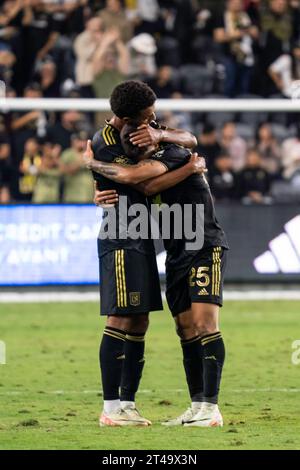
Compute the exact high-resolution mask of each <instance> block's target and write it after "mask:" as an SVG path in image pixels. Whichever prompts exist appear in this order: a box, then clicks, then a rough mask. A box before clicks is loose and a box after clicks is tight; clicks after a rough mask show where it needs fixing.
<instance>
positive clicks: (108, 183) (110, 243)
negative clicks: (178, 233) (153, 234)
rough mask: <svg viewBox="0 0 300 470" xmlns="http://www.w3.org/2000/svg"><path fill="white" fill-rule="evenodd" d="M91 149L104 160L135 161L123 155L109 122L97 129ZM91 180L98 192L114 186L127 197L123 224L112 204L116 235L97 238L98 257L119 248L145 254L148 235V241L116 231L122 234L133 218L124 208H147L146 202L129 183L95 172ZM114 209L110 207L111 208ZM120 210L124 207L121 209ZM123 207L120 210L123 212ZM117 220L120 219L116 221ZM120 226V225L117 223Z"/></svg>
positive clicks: (150, 248) (151, 249)
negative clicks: (142, 206)
mask: <svg viewBox="0 0 300 470" xmlns="http://www.w3.org/2000/svg"><path fill="white" fill-rule="evenodd" d="M92 149H93V152H94V158H95V159H96V160H100V161H102V162H106V163H119V164H127V165H133V164H134V163H135V162H133V161H132V160H130V158H128V157H126V156H125V154H124V150H123V147H122V144H121V139H120V133H119V131H118V130H117V129H116V128H114V127H113V126H112V125H110V124H106V126H104V127H103V128H101V129H100V130H99V131H98V132H96V134H95V135H94V137H93V141H92ZM93 176H94V179H95V180H96V181H97V183H98V187H99V189H100V190H101V191H104V190H106V189H115V190H116V191H117V193H118V195H119V197H120V196H126V197H127V205H126V209H125V210H126V212H127V224H126V225H127V226H124V217H120V206H119V204H117V205H116V206H115V210H116V236H113V237H111V238H106V239H102V240H101V239H99V241H98V252H99V255H100V256H103V255H105V254H106V253H108V252H110V251H112V250H120V249H130V250H136V251H139V252H140V253H144V254H148V253H153V252H154V245H153V241H152V240H151V238H150V237H149V239H148V240H143V239H141V238H138V239H137V240H134V239H132V238H129V237H127V238H121V236H122V235H121V236H120V233H122V234H124V233H125V232H127V227H128V226H129V225H130V222H131V221H132V220H133V219H134V216H132V217H130V216H128V208H129V207H130V206H131V205H133V204H143V205H145V206H146V207H147V210H148V201H147V199H146V197H145V196H144V195H143V194H141V193H140V192H138V191H136V190H135V189H134V188H132V187H131V186H128V185H125V184H120V183H116V182H114V181H112V180H110V179H107V178H105V177H104V176H102V175H100V174H99V173H96V172H93ZM113 210H114V209H113ZM122 210H124V209H122ZM125 210H124V212H125ZM106 216H107V211H106V210H104V212H103V218H105V217H106ZM120 220H122V222H121V223H120V224H119V222H120ZM119 225H120V226H119Z"/></svg>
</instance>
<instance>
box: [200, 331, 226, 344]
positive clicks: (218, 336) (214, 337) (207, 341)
mask: <svg viewBox="0 0 300 470" xmlns="http://www.w3.org/2000/svg"><path fill="white" fill-rule="evenodd" d="M220 338H222V335H221V333H219V334H218V335H215V336H213V337H212V336H210V337H209V338H207V339H204V340H201V343H202V346H205V345H206V344H208V343H211V342H212V341H217V340H218V339H220Z"/></svg>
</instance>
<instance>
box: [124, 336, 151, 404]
mask: <svg viewBox="0 0 300 470" xmlns="http://www.w3.org/2000/svg"><path fill="white" fill-rule="evenodd" d="M144 352H145V335H144V334H141V333H130V334H127V335H126V342H125V360H124V362H123V370H122V381H121V401H134V400H135V394H136V392H137V390H138V388H139V384H140V380H141V377H142V372H143V369H144V364H145V358H144Z"/></svg>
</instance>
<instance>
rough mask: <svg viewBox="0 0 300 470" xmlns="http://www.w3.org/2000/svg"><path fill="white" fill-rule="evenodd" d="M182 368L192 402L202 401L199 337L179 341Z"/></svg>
mask: <svg viewBox="0 0 300 470" xmlns="http://www.w3.org/2000/svg"><path fill="white" fill-rule="evenodd" d="M181 347H182V353H183V366H184V370H185V376H186V381H187V384H188V387H189V392H190V397H191V401H192V402H197V401H198V402H201V401H203V364H202V344H201V339H200V336H195V337H194V338H191V339H188V340H181Z"/></svg>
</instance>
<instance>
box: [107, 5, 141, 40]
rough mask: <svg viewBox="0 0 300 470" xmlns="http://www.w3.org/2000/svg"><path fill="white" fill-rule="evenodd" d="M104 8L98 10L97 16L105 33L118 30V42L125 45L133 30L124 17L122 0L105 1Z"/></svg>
mask: <svg viewBox="0 0 300 470" xmlns="http://www.w3.org/2000/svg"><path fill="white" fill-rule="evenodd" d="M105 4H106V6H105V8H103V10H100V12H99V16H100V18H101V20H102V24H103V27H104V30H105V31H111V30H118V31H119V34H120V40H121V41H122V42H124V43H127V42H128V41H129V40H130V39H131V38H132V35H133V28H132V25H131V23H130V21H128V19H127V17H126V13H125V10H124V2H123V1H122V0H106V2H105Z"/></svg>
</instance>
